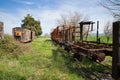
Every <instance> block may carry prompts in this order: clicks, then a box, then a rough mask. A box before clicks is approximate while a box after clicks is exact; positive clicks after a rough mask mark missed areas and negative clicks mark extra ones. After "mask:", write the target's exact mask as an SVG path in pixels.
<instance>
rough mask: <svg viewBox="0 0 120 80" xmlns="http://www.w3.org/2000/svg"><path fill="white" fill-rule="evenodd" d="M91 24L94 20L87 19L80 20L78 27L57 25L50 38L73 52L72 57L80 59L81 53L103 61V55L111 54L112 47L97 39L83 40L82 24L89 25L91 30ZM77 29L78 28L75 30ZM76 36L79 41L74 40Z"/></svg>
mask: <svg viewBox="0 0 120 80" xmlns="http://www.w3.org/2000/svg"><path fill="white" fill-rule="evenodd" d="M93 24H94V22H92V21H88V22H81V23H80V27H75V26H69V27H66V26H65V25H64V26H62V29H61V30H60V29H59V27H57V28H56V29H54V31H53V32H52V35H51V38H52V40H53V41H55V42H57V44H59V45H61V46H64V47H65V50H67V51H68V52H69V51H72V52H73V53H74V57H76V58H78V59H80V60H81V58H82V57H81V56H82V55H86V56H87V57H88V58H90V59H92V60H94V61H103V60H104V59H105V56H107V55H108V56H112V47H111V46H109V45H108V44H105V43H100V42H99V41H96V42H92V41H83V26H84V25H89V26H88V27H91V30H93ZM97 27H98V26H97ZM77 29H80V30H79V31H77ZM97 32H98V31H97ZM77 33H79V35H76V34H77ZM97 34H98V33H97ZM60 35H62V36H60ZM97 36H98V35H97ZM76 37H77V38H80V41H79V42H76V41H75V38H76ZM97 40H99V39H97Z"/></svg>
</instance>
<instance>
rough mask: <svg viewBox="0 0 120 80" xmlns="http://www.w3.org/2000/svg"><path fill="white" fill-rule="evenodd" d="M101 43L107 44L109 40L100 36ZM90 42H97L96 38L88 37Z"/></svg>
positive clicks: (110, 41)
mask: <svg viewBox="0 0 120 80" xmlns="http://www.w3.org/2000/svg"><path fill="white" fill-rule="evenodd" d="M99 38H100V42H101V43H107V38H106V37H105V36H99ZM88 40H89V41H96V36H90V37H88ZM108 43H112V38H110V40H109V42H108Z"/></svg>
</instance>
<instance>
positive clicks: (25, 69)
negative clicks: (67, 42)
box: [0, 36, 108, 80]
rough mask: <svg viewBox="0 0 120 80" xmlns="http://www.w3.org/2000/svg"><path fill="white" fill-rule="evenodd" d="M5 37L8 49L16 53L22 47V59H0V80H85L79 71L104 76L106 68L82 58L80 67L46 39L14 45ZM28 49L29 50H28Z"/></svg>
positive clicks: (20, 57) (20, 56)
mask: <svg viewBox="0 0 120 80" xmlns="http://www.w3.org/2000/svg"><path fill="white" fill-rule="evenodd" d="M7 37H8V38H10V39H7V40H6V39H5V40H6V41H8V42H9V44H7V45H8V46H12V49H13V48H15V50H16V51H17V50H18V49H19V48H20V47H23V48H22V55H19V57H18V58H13V57H9V58H8V57H6V58H5V57H4V58H0V80H86V79H85V78H84V76H83V75H82V74H81V72H80V69H84V68H88V69H91V71H94V70H98V71H105V72H108V70H107V69H106V68H103V67H102V66H100V65H98V64H95V63H93V62H92V61H89V60H88V59H86V58H84V59H83V61H82V62H81V64H83V65H81V64H79V63H77V62H76V61H75V60H74V59H73V58H72V57H71V56H72V55H71V54H68V53H67V52H66V51H64V49H62V48H59V46H55V45H53V43H51V40H50V39H49V38H44V37H40V38H37V39H35V40H34V41H33V42H32V43H27V44H21V43H18V42H14V40H13V39H11V37H10V36H7ZM10 40H11V41H10ZM12 40H13V41H12ZM2 41H4V40H2ZM2 41H1V42H2ZM2 45H3V44H2ZM18 45H21V46H18ZM4 46H5V44H4ZM16 46H17V47H16ZM26 46H27V47H26ZM28 46H31V49H30V47H28ZM5 48H6V46H5ZM0 49H1V50H2V52H6V53H7V54H14V53H15V52H16V51H15V52H14V50H13V51H12V50H11V48H10V50H11V51H12V52H10V53H9V51H7V50H6V51H4V49H3V48H1V47H0ZM6 49H7V48H6ZM8 49H9V48H8ZM1 50H0V51H1ZM18 52H19V51H18ZM20 53H21V50H20Z"/></svg>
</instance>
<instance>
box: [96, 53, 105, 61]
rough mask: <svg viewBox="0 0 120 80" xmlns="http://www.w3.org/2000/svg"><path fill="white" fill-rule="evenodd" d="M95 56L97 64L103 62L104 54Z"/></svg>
mask: <svg viewBox="0 0 120 80" xmlns="http://www.w3.org/2000/svg"><path fill="white" fill-rule="evenodd" d="M97 56H98V58H97V60H98V61H99V62H101V61H103V60H104V59H105V54H104V53H99V54H98V55H97Z"/></svg>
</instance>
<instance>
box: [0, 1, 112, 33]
mask: <svg viewBox="0 0 120 80" xmlns="http://www.w3.org/2000/svg"><path fill="white" fill-rule="evenodd" d="M103 1H104V0H0V21H2V22H4V27H5V33H6V34H12V28H13V27H20V26H21V20H23V19H24V16H26V15H27V14H28V13H29V14H31V15H32V16H33V17H34V18H35V19H36V20H40V21H41V26H42V30H43V35H44V34H45V33H48V34H49V33H50V32H51V29H52V28H55V27H56V26H57V24H56V20H57V19H59V18H60V15H61V14H64V13H66V12H78V13H80V14H82V15H85V16H88V17H89V19H90V20H92V21H94V22H96V21H97V20H99V21H100V32H101V33H103V29H104V28H103V26H104V24H105V23H106V22H107V21H112V20H113V17H112V15H111V14H110V13H109V11H107V10H106V9H104V8H103V7H101V5H100V4H99V2H103Z"/></svg>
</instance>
